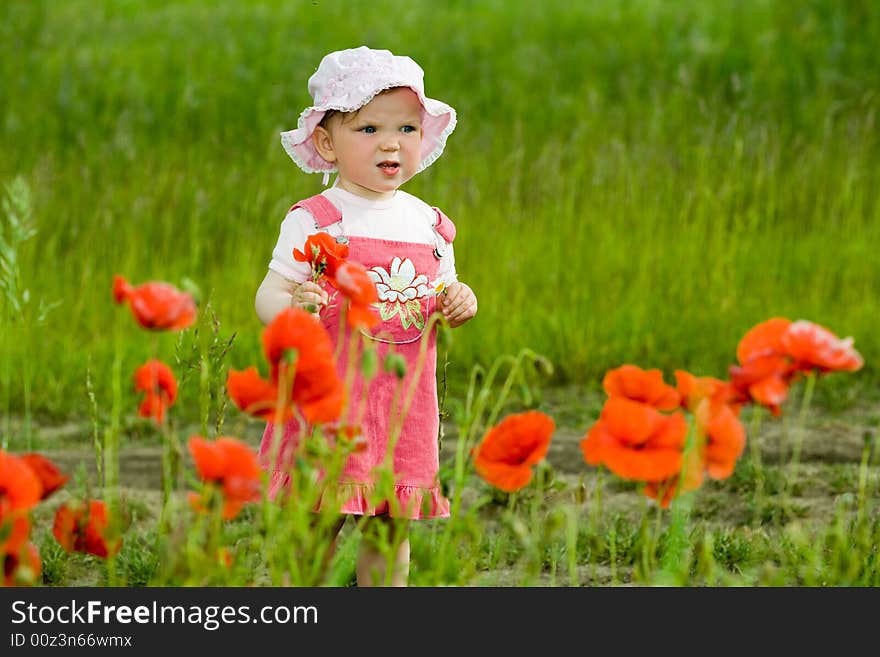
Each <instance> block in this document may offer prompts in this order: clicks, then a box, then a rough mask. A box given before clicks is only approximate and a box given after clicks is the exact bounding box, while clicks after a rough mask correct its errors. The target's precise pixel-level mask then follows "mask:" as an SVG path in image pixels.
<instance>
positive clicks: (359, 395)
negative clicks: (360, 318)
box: [260, 195, 455, 519]
mask: <svg viewBox="0 0 880 657" xmlns="http://www.w3.org/2000/svg"><path fill="white" fill-rule="evenodd" d="M297 206H300V207H304V208H305V209H307V210H308V211H309V212H310V213H311V214H312V216H313V217H314V218H315V221H316V223H317V225H318V227H319V228H321V229H324V228H326V227H327V226H329V225H331V224H333V223H336V222H337V221H340V220H341V215H340V213H339V211H338V210H337V209H336V208H335V206H333V204H332V203H331V202H330V201H328V200H327V198H326V197H324V196H321V195H318V196H313V197H311V198H309V199H305V200H304V201H300V202H299V203H298V204H297V205H295V206H294V207H297ZM436 212H437V217H438V221H437V225H436V226H435V230H437V232H438V233H439V234H440V235H442V236H443V237H444V239H446V240H447V241H449V242H451V241H452V239H453V238H454V235H455V228H454V226H453V225H452V222H451V221H450V220H449V219H448V218H447V217H446V216H445V215H443V214H442V213H441V212H440V211H439V210H436ZM337 239H339V238H337ZM346 239H347V240H348V247H349V256H348V257H349V260H352V261H354V262H358V263H360V264H361V265H363V266H364V267H366V269H367V270H368V271H369V272H370V273H371V277H372V278H373V279H374V280H376V281H377V288H378V289H379V290H380V302H379V312H380V316H381V317H382V322H381V324H380V325H379V326H377V327H376V328H374V329H373V330H372V331H371V334H372V337H371V338H368V339H374V340H376V346H377V352H378V356H379V364H380V366H379V371H378V373H377V374H376V376H375V377H374V378H373V379H372V380H371V381H370V382H369V385H368V386H365V385H364V381H363V379H362V377H361V374H360V371H359V368H358V373H357V375H356V377H355V381H354V385H353V387H352V393H351V397H350V399H349V403H348V408H349V411H350V415H349V417H348V418H346V419H345V420H344V422H345V423H346V424H353V425H357V424H359V425H360V427H361V433H362V436H363V437H364V438H365V440H366V449H365V450H363V451H360V452H357V453H354V454H351V455H350V456H349V457H348V460H347V462H346V464H345V467H344V469H343V472H342V474H341V476H340V477H339V480H338V481H337V482H336V483H335V485H337V486H338V487H339V493H340V499H342V500H343V504H342V508H341V513H344V514H355V515H365V514H366V515H379V514H391V515H398V516H401V517H406V518H411V519H416V518H445V517H448V516H449V500H448V499H446V497H445V496H444V495H443V494H442V492H441V490H440V482H439V478H438V470H439V445H438V432H439V429H440V417H439V408H438V400H437V379H436V370H437V348H436V332H435V331H433V330H432V331H431V333H430V335H429V336H428V337H427V353H426V354H425V356H424V358H423V359H422V360H421V362H420V361H419V350H420V348H421V345H422V341H423V340H422V333H423V330H424V329H425V328H426V324H427V320H428V318H429V317H430V315H431V314H432V313H433V312H434V310H435V306H436V297H434V296H431V295H430V294H429V291H430V290H432V289H433V288H432V286H431V283H432V282H433V281H434V280H435V279H436V277H437V270H438V262H439V260H438V257H439V256H438V254H437V252H436V251H435V248H434V246H433V245H431V244H418V243H414V242H402V241H394V240H387V239H374V238H369V237H359V236H351V237H347V238H346ZM326 289H327V291H328V293H329V294H330V297H331V300H330V303H329V304H328V306H326V307H325V308H324V309H323V310H322V311H321V320H322V323H323V324H324V326H325V327H326V328H327V331H328V333H329V334H330V336H331V339H332V340H333V342H334V345H335V344H336V342H337V341H338V340H339V319H340V316H339V308H340V305H341V303H342V300H341V299H340V297H339V295H338V293H336V292H335V290H333V288H331V287H330V286H329V284H328V285H327V286H326ZM334 294H335V296H334ZM383 298H384V300H383ZM343 321H344V320H343ZM345 328H346V330H345V334H344V337H343V340H344V341H345V342H344V343H343V346H342V349H341V352H340V356H339V358H338V360H337V370H338V371H339V375H340V376H341V377H343V379H344V377H345V370H346V367H347V362H348V357H347V348H348V343H349V336H350V329H349V328H348V327H347V326H346V327H345ZM392 348H393V350H394V352H395V353H398V354H400V355H402V356H403V357H404V358H405V359H406V364H407V371H406V376H405V377H404V380H403V386H402V388H400V390H399V392H398V396H399V401H398V407H400V406H402V405H403V403H404V400H405V399H406V397H407V396H408V391H409V390H410V386H411V385H412V382H413V380H414V378H415V389H414V394H413V396H412V403H411V405H410V407H409V410H408V412H407V414H406V417H405V419H404V421H403V425H402V428H401V429H400V431H399V435H398V438H397V441H396V444H395V445H394V451H393V459H392V462H393V471H394V478H395V487H394V494H395V496H396V500H397V502H398V503H399V507H398V505H397V504H391V503H390V501H389V500H384V501H380V502H378V503H373V504H371V503H370V501H369V500H368V494H369V492H370V490H371V486H372V485H373V480H372V473H373V470H374V469H375V468H376V467H377V466H381V465H383V463H384V462H385V456H386V453H387V451H388V449H389V434H390V432H391V429H392V422H393V419H392V418H393V416H394V415H395V414H394V413H392V408H391V406H392V401H393V397H394V391H395V389H396V388H398V386H400V382H399V380H398V379H397V377H396V375H395V374H394V373H393V372H385V371H384V369H383V368H382V363H383V362H384V360H385V356H386V355H387V354H388V353H389V350H390V349H392ZM359 361H360V358H358V359H357V360H356V362H359ZM362 404H365V409H366V410H365V412H364V415H363V417H362V419H361V421H360V423H358V422H357V420H358V414H359V411H360V407H361V405H362ZM398 422H399V420H398ZM274 431H275V427H274V424H272V423H269V424H267V426H266V429H265V431H264V432H263V439H262V442H261V444H260V461H261V463H262V465H263V467H264V468H266V469H267V470H269V471H270V473H271V479H270V489H269V494H270V495H271V496H272V497H273V498H274V497H275V496H276V495H278V493H280V492H282V491H284V490H285V488H286V487H287V486H288V485H289V482H290V475H289V474H288V472H287V469H288V468H289V467H290V464H291V462H292V458H291V456H292V454H293V453H294V452H295V450H296V447H297V445H298V442H299V437H300V435H301V427H300V426H299V423H298V422H297V420H295V419H294V420H291V421H289V422H287V423H286V425H285V426H284V432H283V435H282V438H281V444H280V449H279V451H278V453H279V454H280V456H279V458H278V461H277V462H276V463H274V464H273V463H270V462H269V461H270V460H271V456H270V455H271V452H272V440H273V436H274ZM396 507H397V508H396Z"/></svg>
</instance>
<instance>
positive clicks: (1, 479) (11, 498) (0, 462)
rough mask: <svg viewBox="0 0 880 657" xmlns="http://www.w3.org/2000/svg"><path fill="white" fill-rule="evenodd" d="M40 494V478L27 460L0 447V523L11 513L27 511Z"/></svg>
mask: <svg viewBox="0 0 880 657" xmlns="http://www.w3.org/2000/svg"><path fill="white" fill-rule="evenodd" d="M42 494H43V486H42V484H41V483H40V478H39V477H38V476H37V475H36V473H35V472H34V471H33V469H31V467H30V466H29V465H28V464H27V462H25V461H24V460H23V459H21V458H20V457H18V456H15V455H14V454H10V453H8V452H5V451H4V450H2V449H0V524H3V522H4V520H6V519H7V518H8V517H10V516H12V515H13V514H18V513H22V512H26V511H29V510H30V509H31V508H33V507H34V506H36V504H37V502H39V501H40V499H41V497H42Z"/></svg>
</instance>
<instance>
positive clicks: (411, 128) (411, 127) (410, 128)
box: [400, 125, 416, 132]
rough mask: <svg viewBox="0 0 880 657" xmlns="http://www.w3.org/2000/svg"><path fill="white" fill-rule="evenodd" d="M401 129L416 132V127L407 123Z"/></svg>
mask: <svg viewBox="0 0 880 657" xmlns="http://www.w3.org/2000/svg"><path fill="white" fill-rule="evenodd" d="M400 130H401V132H415V131H416V127H415V126H413V125H405V126H403V127H402V128H401V129H400Z"/></svg>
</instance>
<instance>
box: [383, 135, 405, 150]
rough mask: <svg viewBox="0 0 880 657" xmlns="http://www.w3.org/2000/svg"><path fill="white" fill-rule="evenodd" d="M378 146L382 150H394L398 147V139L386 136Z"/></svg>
mask: <svg viewBox="0 0 880 657" xmlns="http://www.w3.org/2000/svg"><path fill="white" fill-rule="evenodd" d="M380 148H381V149H382V150H383V151H396V150H397V149H399V148H400V141H399V140H398V139H397V137H388V138H387V139H385V140H384V141H383V142H382V144H381V146H380Z"/></svg>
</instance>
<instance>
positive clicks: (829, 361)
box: [782, 319, 864, 374]
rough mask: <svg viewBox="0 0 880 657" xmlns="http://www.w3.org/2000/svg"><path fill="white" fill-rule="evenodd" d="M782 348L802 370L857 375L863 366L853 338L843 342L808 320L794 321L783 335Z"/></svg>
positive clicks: (797, 367)
mask: <svg viewBox="0 0 880 657" xmlns="http://www.w3.org/2000/svg"><path fill="white" fill-rule="evenodd" d="M782 346H783V348H784V349H785V351H786V353H788V355H790V356H791V357H792V358H793V359H794V361H795V364H794V367H795V369H797V370H800V371H807V372H808V371H811V370H816V371H818V372H819V373H821V374H824V373H827V372H836V371H842V372H855V371H856V370H858V369H861V367H862V365H864V360H863V359H862V356H861V354H859V352H858V351H856V350H855V349H854V348H853V339H852V338H844V339H840V338H838V337H837V336H836V335H834V333H832V332H831V331H829V330H828V329H826V328H825V327H823V326H819V325H818V324H814V323H813V322H810V321H807V320H805V319H800V320H798V321H796V322H793V323H792V324H791V325H790V326H789V327H788V329H787V330H786V331H785V333H783V334H782Z"/></svg>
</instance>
